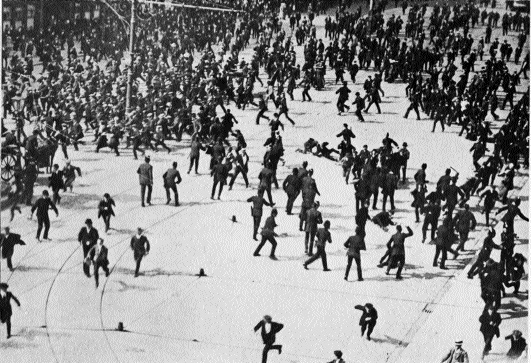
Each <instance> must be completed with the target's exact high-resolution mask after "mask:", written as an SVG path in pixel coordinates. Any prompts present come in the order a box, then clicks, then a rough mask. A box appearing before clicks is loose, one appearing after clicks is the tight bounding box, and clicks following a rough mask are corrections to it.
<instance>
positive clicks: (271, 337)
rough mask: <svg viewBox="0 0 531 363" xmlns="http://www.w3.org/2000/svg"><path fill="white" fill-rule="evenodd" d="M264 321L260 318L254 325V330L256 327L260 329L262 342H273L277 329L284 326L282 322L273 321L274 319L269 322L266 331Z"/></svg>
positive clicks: (279, 329)
mask: <svg viewBox="0 0 531 363" xmlns="http://www.w3.org/2000/svg"><path fill="white" fill-rule="evenodd" d="M265 326H266V322H265V321H263V320H261V321H260V322H259V323H258V324H256V326H255V327H254V331H255V332H256V331H258V329H262V331H261V335H262V341H263V342H264V344H273V343H274V342H275V340H276V335H277V333H278V332H279V331H281V330H282V328H284V325H283V324H280V323H275V322H274V321H272V322H271V330H270V331H269V333H267V332H266V329H265Z"/></svg>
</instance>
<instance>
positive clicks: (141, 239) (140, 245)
mask: <svg viewBox="0 0 531 363" xmlns="http://www.w3.org/2000/svg"><path fill="white" fill-rule="evenodd" d="M143 233H144V230H143V229H142V228H140V227H139V228H138V229H137V234H136V235H134V236H133V237H132V238H131V249H132V250H133V252H134V258H135V261H136V269H135V277H138V271H139V270H140V263H141V262H142V259H143V258H144V256H146V255H147V254H148V253H149V249H150V245H149V241H148V239H147V238H146V236H144V234H143Z"/></svg>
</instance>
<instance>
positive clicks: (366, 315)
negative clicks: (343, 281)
mask: <svg viewBox="0 0 531 363" xmlns="http://www.w3.org/2000/svg"><path fill="white" fill-rule="evenodd" d="M354 309H357V310H361V311H363V314H361V318H360V325H364V324H367V323H373V324H376V320H378V312H377V311H376V309H375V308H374V307H372V306H367V305H365V306H363V305H356V306H355V307H354Z"/></svg>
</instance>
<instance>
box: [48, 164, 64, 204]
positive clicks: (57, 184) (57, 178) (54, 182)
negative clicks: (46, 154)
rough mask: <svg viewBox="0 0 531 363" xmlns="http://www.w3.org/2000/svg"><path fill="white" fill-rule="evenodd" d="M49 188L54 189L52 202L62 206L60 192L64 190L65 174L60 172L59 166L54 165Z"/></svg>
mask: <svg viewBox="0 0 531 363" xmlns="http://www.w3.org/2000/svg"><path fill="white" fill-rule="evenodd" d="M49 181H50V183H49V187H50V188H52V191H53V195H52V201H53V202H54V203H56V204H61V196H60V195H59V191H60V190H61V189H63V188H64V186H65V185H64V181H63V172H62V171H61V170H59V165H57V164H54V165H53V171H52V175H50V177H49Z"/></svg>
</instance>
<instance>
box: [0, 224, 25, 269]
mask: <svg viewBox="0 0 531 363" xmlns="http://www.w3.org/2000/svg"><path fill="white" fill-rule="evenodd" d="M15 245H21V246H25V245H26V244H25V243H24V241H22V240H21V239H20V234H16V233H11V232H10V230H9V227H6V228H5V234H2V235H0V247H2V258H5V259H7V268H8V269H9V270H10V271H13V263H12V262H11V258H12V257H13V253H14V252H15Z"/></svg>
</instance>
